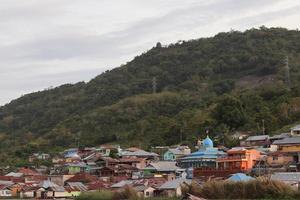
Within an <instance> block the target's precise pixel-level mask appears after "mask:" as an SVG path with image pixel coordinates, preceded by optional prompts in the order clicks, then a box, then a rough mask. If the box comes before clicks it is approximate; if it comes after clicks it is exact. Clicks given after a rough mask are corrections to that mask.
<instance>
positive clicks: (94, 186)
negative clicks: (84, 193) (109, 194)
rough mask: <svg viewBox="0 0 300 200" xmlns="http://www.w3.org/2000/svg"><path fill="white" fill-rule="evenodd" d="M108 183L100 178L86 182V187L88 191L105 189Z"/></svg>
mask: <svg viewBox="0 0 300 200" xmlns="http://www.w3.org/2000/svg"><path fill="white" fill-rule="evenodd" d="M110 185H111V184H110V183H109V182H106V181H102V180H97V181H94V182H90V183H88V184H87V189H88V190H89V191H99V190H105V189H109V188H110Z"/></svg>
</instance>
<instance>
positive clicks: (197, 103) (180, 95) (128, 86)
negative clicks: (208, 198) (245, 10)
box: [0, 27, 300, 164]
mask: <svg viewBox="0 0 300 200" xmlns="http://www.w3.org/2000/svg"><path fill="white" fill-rule="evenodd" d="M286 56H288V57H289V66H290V79H291V84H288V81H287V78H286V77H287V76H286V74H287V70H286V68H285V64H284V59H285V58H286ZM299 83H300V32H299V31H298V30H287V29H283V28H270V29H268V28H265V27H261V28H260V29H251V30H247V31H245V32H239V31H231V32H229V33H219V34H217V35H215V36H214V37H211V38H200V39H197V40H190V41H180V42H178V43H176V44H170V45H168V46H162V45H161V44H160V43H157V45H156V46H155V47H153V48H152V49H150V50H149V51H148V52H146V53H143V54H142V55H140V56H137V57H136V58H134V59H133V60H132V61H130V62H128V63H126V64H124V65H122V66H120V67H118V68H115V69H112V70H110V71H106V72H104V73H102V74H100V75H98V76H97V77H95V78H94V79H92V80H91V81H89V82H87V83H84V82H79V83H77V84H66V85H62V86H60V87H57V88H54V89H49V90H44V91H40V92H35V93H32V94H27V95H24V96H22V97H21V98H19V99H16V100H13V101H12V102H11V103H9V104H7V105H5V106H3V107H1V108H0V152H1V153H0V162H1V163H11V164H15V163H20V162H21V161H22V159H23V158H26V157H27V156H28V155H29V154H30V153H32V152H36V151H52V152H55V151H59V150H61V148H63V147H70V146H74V145H76V144H78V143H79V144H80V145H82V146H86V145H87V146H89V145H97V144H102V143H110V142H118V143H121V144H124V145H132V144H134V145H141V146H144V147H149V146H151V145H171V144H177V143H181V142H183V143H189V144H192V143H193V142H194V141H195V139H196V138H197V137H199V135H201V134H202V136H203V134H204V130H205V129H210V133H211V134H212V135H219V136H220V135H221V136H224V134H221V133H223V132H225V133H228V134H230V133H231V132H233V131H235V130H241V131H253V132H261V131H262V128H261V126H262V120H264V121H265V126H266V132H267V133H268V134H272V133H274V132H276V131H277V130H279V129H281V128H282V127H288V126H289V125H291V124H293V123H296V122H298V121H300V84H299ZM225 135H226V134H225ZM37 149H38V150H37Z"/></svg>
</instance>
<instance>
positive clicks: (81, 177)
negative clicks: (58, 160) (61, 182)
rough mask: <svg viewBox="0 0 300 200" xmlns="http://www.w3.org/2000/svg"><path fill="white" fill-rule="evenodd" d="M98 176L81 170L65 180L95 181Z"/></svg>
mask: <svg viewBox="0 0 300 200" xmlns="http://www.w3.org/2000/svg"><path fill="white" fill-rule="evenodd" d="M97 180H98V178H97V177H96V176H92V175H90V174H87V173H84V172H81V173H77V174H75V176H73V177H72V178H70V179H68V180H67V181H66V182H82V183H90V182H93V181H97Z"/></svg>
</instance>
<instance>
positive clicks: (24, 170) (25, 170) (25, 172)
mask: <svg viewBox="0 0 300 200" xmlns="http://www.w3.org/2000/svg"><path fill="white" fill-rule="evenodd" d="M17 173H22V174H23V176H36V175H40V173H38V172H37V171H35V170H33V169H30V168H26V167H23V168H20V169H19V170H18V172H17Z"/></svg>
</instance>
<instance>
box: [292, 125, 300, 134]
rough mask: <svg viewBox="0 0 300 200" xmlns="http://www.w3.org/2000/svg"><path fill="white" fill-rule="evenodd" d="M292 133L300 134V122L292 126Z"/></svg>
mask: <svg viewBox="0 0 300 200" xmlns="http://www.w3.org/2000/svg"><path fill="white" fill-rule="evenodd" d="M291 135H300V124H298V125H296V126H294V127H292V128H291Z"/></svg>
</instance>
